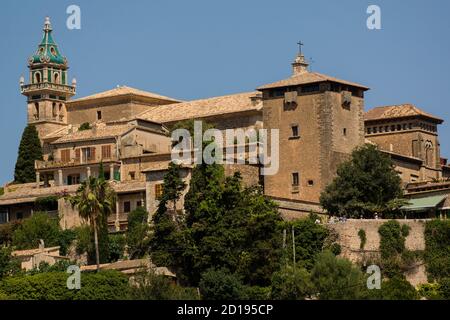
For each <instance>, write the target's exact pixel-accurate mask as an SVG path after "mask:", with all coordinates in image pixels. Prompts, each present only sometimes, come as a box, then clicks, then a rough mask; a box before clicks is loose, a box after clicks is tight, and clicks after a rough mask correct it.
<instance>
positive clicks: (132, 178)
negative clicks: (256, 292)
mask: <svg viewBox="0 0 450 320" xmlns="http://www.w3.org/2000/svg"><path fill="white" fill-rule="evenodd" d="M128 175H129V176H130V180H134V179H136V173H135V172H134V171H130V172H129V173H128Z"/></svg>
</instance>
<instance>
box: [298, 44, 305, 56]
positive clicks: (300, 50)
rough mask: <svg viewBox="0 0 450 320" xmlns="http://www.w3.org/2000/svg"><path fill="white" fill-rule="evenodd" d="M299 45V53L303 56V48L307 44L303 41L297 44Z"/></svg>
mask: <svg viewBox="0 0 450 320" xmlns="http://www.w3.org/2000/svg"><path fill="white" fill-rule="evenodd" d="M297 44H298V53H299V54H300V55H301V54H302V46H304V45H305V44H304V43H303V42H301V41H299V42H297Z"/></svg>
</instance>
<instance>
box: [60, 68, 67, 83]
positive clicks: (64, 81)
mask: <svg viewBox="0 0 450 320" xmlns="http://www.w3.org/2000/svg"><path fill="white" fill-rule="evenodd" d="M61 83H62V84H67V83H66V71H63V72H62V82H61Z"/></svg>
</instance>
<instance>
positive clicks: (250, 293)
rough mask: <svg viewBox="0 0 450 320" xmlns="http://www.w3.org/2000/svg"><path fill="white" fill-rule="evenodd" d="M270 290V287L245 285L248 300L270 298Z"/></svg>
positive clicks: (245, 294)
mask: <svg viewBox="0 0 450 320" xmlns="http://www.w3.org/2000/svg"><path fill="white" fill-rule="evenodd" d="M270 291H271V288H270V287H258V286H245V287H244V297H245V299H246V300H268V299H269V298H270Z"/></svg>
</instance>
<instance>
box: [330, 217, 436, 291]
mask: <svg viewBox="0 0 450 320" xmlns="http://www.w3.org/2000/svg"><path fill="white" fill-rule="evenodd" d="M386 221H387V220H362V219H349V220H347V221H346V222H338V223H334V224H327V227H328V228H330V229H332V230H334V231H336V234H337V236H338V239H337V242H338V243H339V244H340V245H341V247H342V253H341V256H342V257H344V258H347V259H349V260H350V261H352V262H355V263H357V262H362V261H364V259H367V258H368V257H376V256H379V254H380V235H379V233H378V229H379V227H380V226H381V225H382V224H383V223H385V222H386ZM397 221H398V222H399V223H400V224H401V225H403V224H406V225H408V226H409V227H410V228H411V230H410V232H409V235H408V237H407V238H406V241H405V246H406V249H407V250H410V251H416V250H425V236H424V231H425V222H426V220H403V219H401V220H397ZM360 229H362V230H364V231H365V233H366V238H367V240H366V244H365V246H364V250H361V249H360V244H361V240H360V238H359V236H358V232H359V230H360ZM406 277H407V279H408V280H409V281H410V282H411V284H413V285H418V284H421V283H426V282H427V277H426V273H425V267H424V265H423V264H422V263H419V264H418V265H417V266H416V267H415V268H412V269H411V270H410V271H409V272H408V273H407V274H406Z"/></svg>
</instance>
